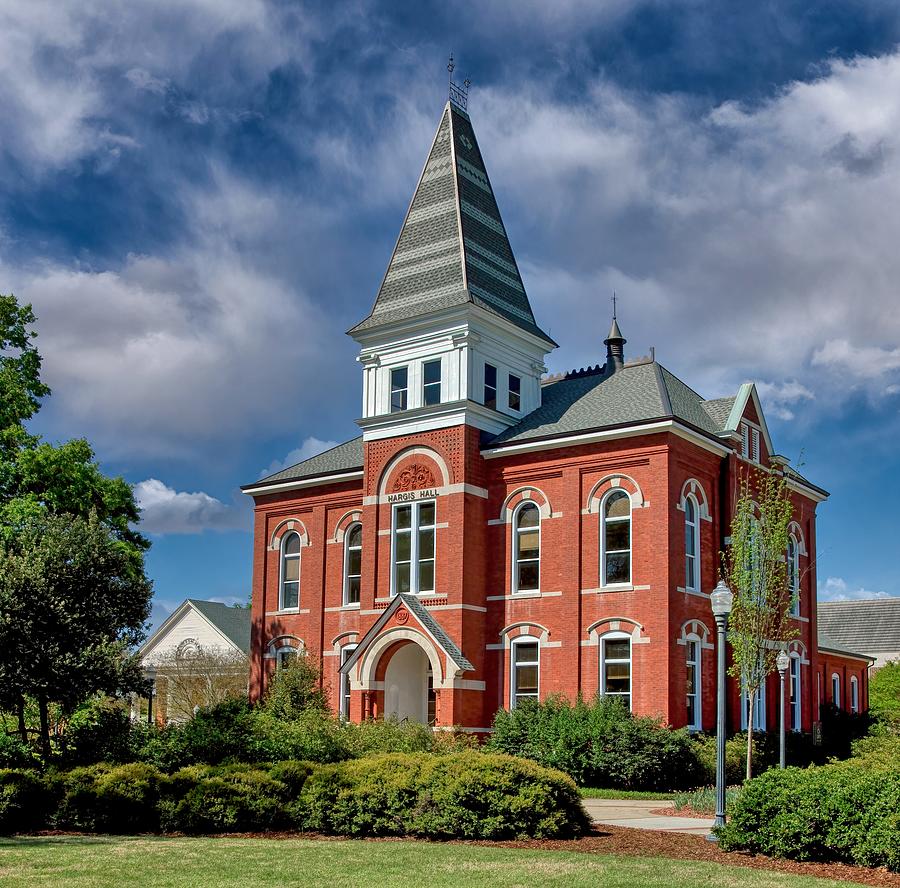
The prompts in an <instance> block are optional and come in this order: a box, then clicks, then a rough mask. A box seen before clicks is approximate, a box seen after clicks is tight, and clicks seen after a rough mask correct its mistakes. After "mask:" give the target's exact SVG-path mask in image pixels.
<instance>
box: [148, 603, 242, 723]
mask: <svg viewBox="0 0 900 888" xmlns="http://www.w3.org/2000/svg"><path fill="white" fill-rule="evenodd" d="M201 652H202V653H204V654H207V655H212V659H217V660H219V661H220V662H219V674H215V675H210V674H209V672H210V670H209V668H208V663H209V660H210V658H207V661H206V662H207V666H206V667H205V669H198V670H197V673H198V674H196V675H192V674H191V669H190V663H191V662H192V660H196V658H197V655H198V653H201ZM249 652H250V610H249V608H243V607H230V606H229V605H227V604H221V603H219V602H217V601H202V600H199V599H196V598H187V599H185V600H184V601H183V602H182V603H181V604H180V605H179V606H178V607H177V608H176V609H175V610H174V611H173V612H172V613H171V614H170V615H169V617H168V618H167V619H166V620H165V622H163V624H162V625H161V626H160V627H159V628H158V629H157V630H156V631H155V632H154V633H153V634H152V635H151V636H150V638H148V639H147V641H146V642H144V644H143V646H142V647H141V648H140V650H139V651H138V656H139V657H140V659H141V663H142V665H143V667H144V671H145V673H146V675H147V677H148V678H150V679H152V681H153V695H152V697H151V699H150V705H149V706H148V710H147V720H148V721H152V720H155V721H156V722H157V723H160V724H165V723H166V722H167V721H170V720H172V719H173V718H174V719H176V720H177V716H175V715H174V713H170V712H169V709H170V705H169V703H170V699H169V698H170V696H171V690H172V689H171V688H170V684H172V685H174V682H175V681H176V680H180V681H181V682H182V684H183V683H184V682H186V681H189V682H193V683H195V684H200V683H206V684H209V683H210V682H213V683H216V682H218V683H220V684H221V683H222V682H225V683H230V684H231V685H234V684H235V682H237V685H238V686H241V685H242V687H243V690H244V691H246V687H247V676H248V667H247V657H248V655H249ZM173 664H182V665H179V666H178V667H175V666H173ZM183 664H187V665H186V666H184V665H183ZM173 669H174V670H175V671H176V672H178V676H177V678H176V676H173V675H172V674H171V673H172V671H173ZM200 672H203V674H202V675H201V674H199V673H200ZM167 673H169V674H168V675H167Z"/></svg>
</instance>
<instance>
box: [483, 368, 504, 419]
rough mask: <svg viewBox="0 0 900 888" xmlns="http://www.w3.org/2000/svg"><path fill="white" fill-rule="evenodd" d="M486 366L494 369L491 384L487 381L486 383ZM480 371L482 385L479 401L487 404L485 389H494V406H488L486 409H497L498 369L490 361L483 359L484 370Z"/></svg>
mask: <svg viewBox="0 0 900 888" xmlns="http://www.w3.org/2000/svg"><path fill="white" fill-rule="evenodd" d="M488 367H491V368H492V369H493V371H494V384H493V385H488V383H487V368H488ZM482 373H483V379H482V387H481V388H482V391H481V403H482V404H484V405H485V406H487V402H488V397H487V390H488V389H493V390H494V406H493V407H490V408H488V409H490V410H499V409H500V371H499V370H498V369H497V365H496V364H492V363H490V361H485V362H484V370H483V371H482Z"/></svg>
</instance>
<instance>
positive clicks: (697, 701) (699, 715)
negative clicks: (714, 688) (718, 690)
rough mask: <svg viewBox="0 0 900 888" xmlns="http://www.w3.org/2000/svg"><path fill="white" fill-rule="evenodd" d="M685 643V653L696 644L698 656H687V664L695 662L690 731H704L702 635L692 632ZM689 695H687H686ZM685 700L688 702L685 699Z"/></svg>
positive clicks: (687, 653) (688, 652)
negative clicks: (691, 658) (692, 719)
mask: <svg viewBox="0 0 900 888" xmlns="http://www.w3.org/2000/svg"><path fill="white" fill-rule="evenodd" d="M684 640H685V643H686V645H687V647H686V650H685V654H686V655H689V654H690V651H691V645H692V644H694V645H696V648H695V650H696V652H697V656H696V659H694V660H693V661H692V660H690V659H689V656H686V657H685V665H687V663H690V662H693V664H694V693H693V695H692V696H693V697H694V723H693V724H689V725H688V730H689V731H702V730H703V642H702V641H701V639H700V636H699V635H697V634H696V633H693V632H692V633H690V634H689V635H687V636H685V639H684ZM685 697H687V695H685ZM685 702H687V701H686V700H685Z"/></svg>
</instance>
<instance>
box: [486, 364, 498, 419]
mask: <svg viewBox="0 0 900 888" xmlns="http://www.w3.org/2000/svg"><path fill="white" fill-rule="evenodd" d="M484 406H485V407H490V408H491V410H496V409H497V368H496V367H495V366H494V365H493V364H485V365H484Z"/></svg>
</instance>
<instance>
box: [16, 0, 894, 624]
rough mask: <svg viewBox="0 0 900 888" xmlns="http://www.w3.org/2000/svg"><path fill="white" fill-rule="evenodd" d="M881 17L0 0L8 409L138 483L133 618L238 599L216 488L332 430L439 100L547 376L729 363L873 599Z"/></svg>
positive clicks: (847, 580) (222, 495)
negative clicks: (15, 343) (752, 387)
mask: <svg viewBox="0 0 900 888" xmlns="http://www.w3.org/2000/svg"><path fill="white" fill-rule="evenodd" d="M898 44H900V8H898V6H897V4H896V3H894V2H888V0H844V2H836V0H834V2H828V0H825V2H816V3H813V2H806V3H799V2H789V0H786V2H778V3H774V2H772V3H751V4H748V3H737V2H735V3H730V2H726V3H722V2H720V0H710V2H705V0H677V2H676V0H669V2H667V0H607V2H604V3H597V2H587V0H556V2H554V3H552V4H551V3H538V2H529V0H518V2H512V0H510V2H489V0H488V2H484V0H483V2H479V3H474V2H472V3H469V2H447V0H445V2H443V3H427V2H426V3H416V4H398V3H384V4H379V3H374V2H371V3H370V2H354V3H340V4H322V5H317V4H303V3H276V2H273V3H264V2H258V0H180V2H174V0H158V2H154V3H152V4H135V3H126V2H113V0H108V2H105V3H101V2H92V0H81V2H72V3H67V2H53V3H49V2H41V0H28V2H25V0H6V2H3V3H0V117H2V119H3V121H4V126H3V132H2V135H0V292H8V291H14V292H15V293H16V294H17V295H18V296H19V297H20V298H22V299H23V300H26V301H30V302H32V303H33V304H34V307H35V311H36V312H37V314H38V316H39V327H38V328H39V332H40V339H39V344H40V347H41V350H42V352H43V354H44V356H45V370H46V379H47V381H48V382H49V383H50V385H51V386H52V388H53V392H54V394H53V397H52V398H51V399H49V400H48V402H47V404H46V406H45V408H44V410H43V411H42V413H41V415H40V417H39V420H38V421H37V422H36V429H37V430H38V431H40V432H41V433H43V434H45V435H46V436H47V437H48V438H50V439H52V440H60V439H64V438H68V437H74V436H87V437H88V438H89V439H90V440H91V441H92V442H93V443H94V444H95V446H96V449H97V453H98V456H99V458H100V459H101V461H102V463H103V466H104V468H105V469H106V470H107V471H109V472H114V473H121V474H123V475H124V476H125V477H126V478H127V479H128V480H129V481H131V482H133V483H135V484H136V485H137V491H138V494H139V497H140V500H141V503H142V506H143V508H144V516H145V526H146V529H147V530H149V531H150V532H151V535H152V537H153V541H154V545H153V549H152V551H151V553H150V555H149V558H148V566H149V571H150V574H151V576H152V578H153V579H154V581H155V584H156V607H155V617H156V619H158V618H159V617H160V616H161V615H164V614H165V613H166V612H167V611H168V610H170V609H171V608H172V607H173V606H175V605H176V604H177V603H178V602H179V601H180V600H181V599H183V598H184V597H186V596H193V597H201V598H216V599H220V600H225V601H233V600H243V599H246V597H247V595H248V591H249V583H250V565H251V553H250V536H249V527H250V521H251V515H250V510H249V503H248V502H246V501H245V498H243V497H241V495H240V494H239V492H238V489H237V488H238V486H239V485H240V484H241V483H248V482H250V481H254V480H256V479H257V478H258V477H260V475H261V473H262V472H263V471H265V470H267V469H269V468H277V467H279V466H280V465H283V464H289V463H290V462H293V461H296V460H297V459H298V458H300V457H302V456H304V455H311V454H312V453H314V452H316V450H317V449H320V448H322V447H323V446H326V444H327V442H333V441H341V440H346V439H347V438H349V437H352V436H353V435H354V434H355V433H356V431H357V428H356V426H355V424H354V420H355V418H356V417H357V415H358V413H359V408H360V376H359V367H358V365H357V364H356V362H355V361H354V356H355V351H354V346H353V343H352V342H351V341H350V340H349V339H348V338H347V337H346V336H345V335H344V333H343V331H344V330H346V329H347V328H348V327H349V326H351V325H352V324H353V323H355V322H356V321H358V320H360V319H361V318H362V317H363V316H364V315H365V314H366V313H367V312H368V309H369V307H370V305H371V301H372V299H373V297H374V294H375V291H376V288H377V286H378V283H379V281H380V279H381V275H382V274H383V272H384V269H385V267H386V264H387V261H388V259H389V257H390V251H391V248H392V246H393V243H394V240H395V238H396V236H397V232H398V230H399V226H400V223H401V221H402V217H403V212H404V210H405V208H406V205H407V202H408V200H409V198H410V196H411V194H412V190H413V188H414V186H415V182H416V178H417V176H418V173H419V171H420V169H421V165H422V163H423V161H424V157H425V153H426V151H427V148H428V145H429V142H430V139H431V136H432V134H433V131H434V128H435V126H436V124H437V121H438V117H439V114H440V111H441V108H442V105H443V102H444V100H445V98H446V69H445V65H446V58H447V54H448V52H449V51H450V50H451V49H452V50H453V51H454V52H455V55H456V59H457V63H458V67H457V76H458V79H462V78H463V77H465V76H466V75H468V76H469V77H470V78H471V79H472V82H473V86H472V94H471V100H470V111H471V114H472V118H473V122H474V125H475V128H476V131H477V133H478V136H479V141H480V143H481V147H482V151H483V153H484V155H485V159H486V162H487V165H488V170H489V172H490V173H491V177H492V180H493V184H494V188H495V190H496V192H497V195H498V200H499V203H500V207H501V210H502V212H503V215H504V219H505V222H506V224H507V228H508V229H509V234H510V238H511V241H512V245H513V249H514V251H515V252H516V255H517V258H518V260H519V264H520V267H521V271H522V274H523V277H524V280H525V284H526V288H527V289H528V292H529V295H530V298H531V300H532V304H533V306H534V309H535V313H536V315H537V317H538V319H539V321H540V322H541V324H542V325H543V326H545V328H546V329H549V331H550V332H551V334H552V335H553V336H554V338H556V339H557V341H559V342H560V343H561V348H560V349H558V350H557V351H556V352H555V353H554V354H553V355H552V356H551V361H550V364H551V369H553V370H561V369H566V368H569V367H576V366H582V365H584V364H587V363H594V362H597V361H599V360H602V357H603V345H602V338H603V335H604V333H605V325H606V324H607V322H608V312H609V295H610V293H611V292H612V290H613V289H615V290H616V291H617V292H618V293H619V296H620V315H619V317H620V321H621V324H622V328H623V331H624V333H625V335H626V336H627V337H628V340H629V344H628V346H627V349H628V352H629V353H630V354H631V355H637V354H644V353H646V352H647V351H648V349H649V347H650V346H655V347H656V353H657V356H658V358H659V359H660V360H661V361H662V362H663V363H664V364H665V365H666V366H668V367H669V368H670V369H671V370H672V371H673V372H675V373H677V374H678V375H679V376H681V377H682V378H683V379H684V380H685V381H687V382H688V383H689V384H691V385H692V386H694V387H695V388H697V389H698V390H700V391H701V392H702V393H704V394H705V395H707V396H708V397H716V396H720V395H724V394H729V393H732V392H733V391H734V390H735V389H736V388H737V386H738V385H739V384H740V383H741V382H743V381H745V380H747V379H753V380H755V381H757V382H758V383H759V385H760V388H761V392H762V394H763V400H764V404H765V406H766V410H767V416H768V419H769V423H770V427H771V430H772V433H773V436H774V438H775V442H776V446H777V448H778V449H779V450H780V451H781V452H782V453H784V454H786V455H788V456H790V457H792V458H793V459H795V460H797V459H799V460H800V461H801V462H802V463H803V466H802V470H803V471H804V472H805V473H806V474H807V475H808V476H809V477H811V478H812V479H813V480H814V481H816V482H817V483H819V484H821V485H822V486H824V487H826V488H827V489H829V490H830V491H832V494H833V496H832V498H831V500H830V501H829V502H828V503H827V504H825V505H824V506H822V507H821V508H820V521H819V563H818V574H819V582H820V596H821V597H829V598H834V597H869V596H872V595H877V594H891V595H897V594H900V566H898V562H897V560H896V558H895V557H894V552H895V548H896V544H895V539H896V530H895V525H896V517H895V516H896V511H897V510H896V507H895V505H894V504H895V503H897V502H898V501H900V481H898V477H900V471H898V470H900V456H898V452H900V451H898V448H897V447H896V441H897V440H898V435H900V412H898V408H900V295H898V284H897V282H898V281H900V250H898V249H897V244H898V243H900V209H898V207H900V48H898Z"/></svg>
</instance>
